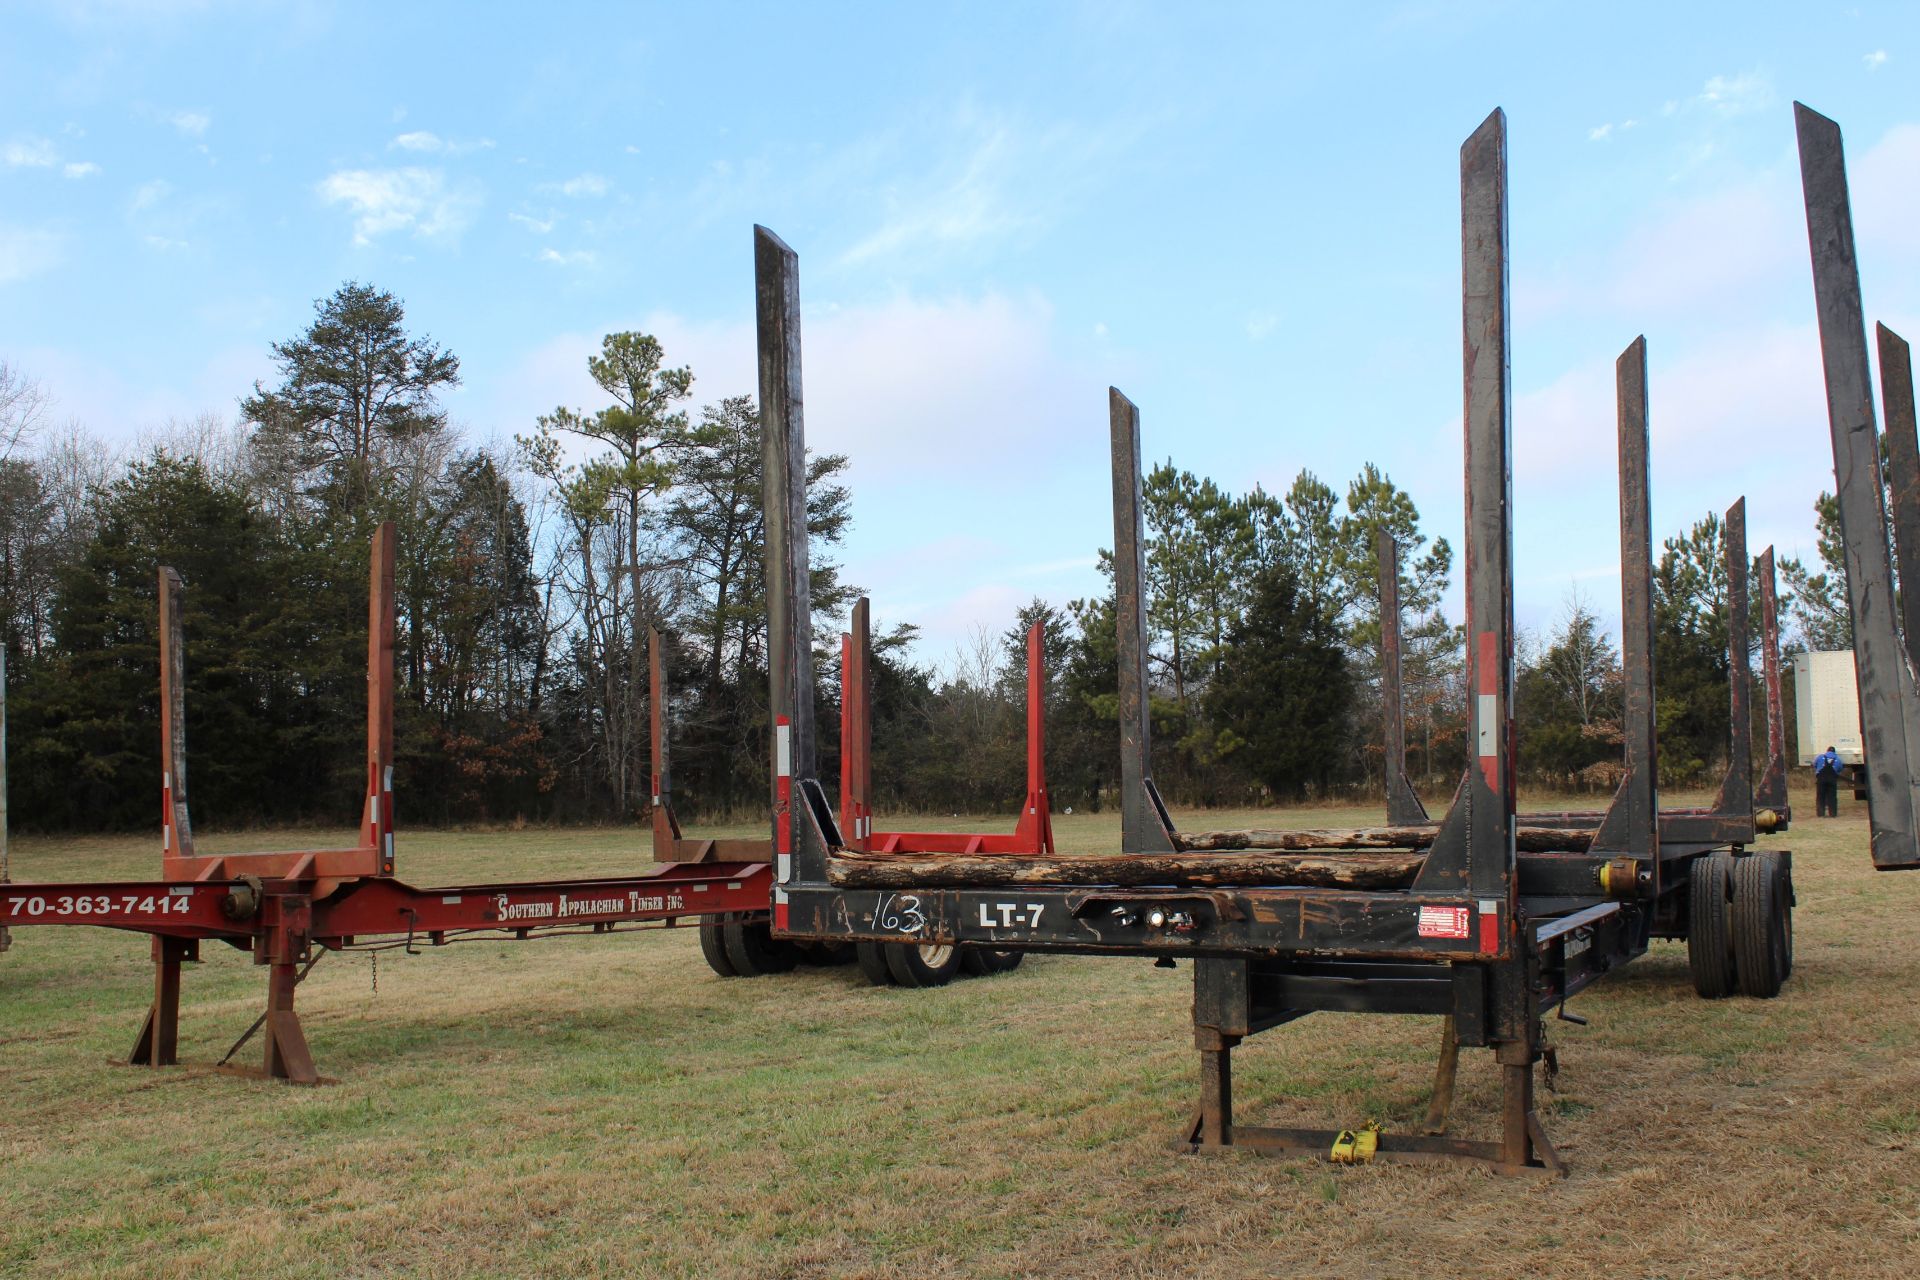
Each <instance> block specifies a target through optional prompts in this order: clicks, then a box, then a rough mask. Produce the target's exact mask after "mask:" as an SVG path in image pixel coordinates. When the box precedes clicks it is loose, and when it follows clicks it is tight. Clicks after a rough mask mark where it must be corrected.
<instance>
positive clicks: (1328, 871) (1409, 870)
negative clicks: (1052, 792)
mask: <svg viewBox="0 0 1920 1280" xmlns="http://www.w3.org/2000/svg"><path fill="white" fill-rule="evenodd" d="M1425 861H1426V854H1424V853H1405V852H1394V853H1373V852H1364V853H1343V852H1338V851H1335V852H1333V853H1317V854H1305V853H1282V852H1270V851H1265V850H1259V851H1249V852H1241V853H1199V854H1193V853H1139V854H1101V855H1094V856H1091V857H1081V858H1076V857H1026V856H1024V855H1019V854H961V853H934V854H927V853H861V852H859V851H857V850H852V849H843V850H841V851H839V852H837V853H835V854H834V855H833V856H832V857H830V858H829V859H827V881H828V883H830V884H833V885H837V886H839V887H840V888H843V889H923V888H924V889H946V888H965V887H967V886H970V885H1122V886H1126V885H1181V886H1186V885H1201V886H1216V885H1289V886H1304V887H1310V888H1326V889H1403V888H1405V887H1407V886H1408V885H1410V884H1412V883H1413V878H1414V876H1415V875H1416V874H1418V872H1419V870H1420V865H1421V864H1422V863H1423V862H1425Z"/></svg>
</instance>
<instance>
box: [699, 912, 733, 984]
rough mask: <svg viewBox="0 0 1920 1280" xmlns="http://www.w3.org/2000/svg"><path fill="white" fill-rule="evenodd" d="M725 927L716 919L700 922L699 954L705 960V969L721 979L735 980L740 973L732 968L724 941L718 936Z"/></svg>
mask: <svg viewBox="0 0 1920 1280" xmlns="http://www.w3.org/2000/svg"><path fill="white" fill-rule="evenodd" d="M725 927H726V926H725V925H724V924H723V923H722V922H721V921H720V920H717V919H715V920H702V921H701V922H700V954H701V955H703V956H705V957H706V958H707V968H709V969H711V970H713V971H714V972H715V973H717V974H719V975H720V976H721V977H723V978H737V977H739V976H740V971H739V970H738V969H735V968H734V967H733V961H731V960H729V959H727V944H726V940H725V939H724V938H723V937H721V934H720V931H721V930H722V929H723V928H725Z"/></svg>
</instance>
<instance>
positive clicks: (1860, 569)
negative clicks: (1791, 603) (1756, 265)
mask: <svg viewBox="0 0 1920 1280" xmlns="http://www.w3.org/2000/svg"><path fill="white" fill-rule="evenodd" d="M1794 122H1795V126H1796V130H1797V132H1798V135H1799V146H1800V182H1801V190H1802V194H1803V196H1804V198H1805V202H1806V212H1807V244H1808V249H1809V251H1810V254H1811V257H1812V261H1813V293H1814V307H1815V313H1816V315H1817V318H1818V320H1819V328H1820V355H1821V364H1822V370H1823V372H1824V375H1825V381H1826V391H1827V422H1828V427H1829V430H1830V434H1831V436H1832V442H1833V470H1834V479H1835V482H1836V484H1835V495H1836V497H1838V499H1839V506H1840V533H1841V540H1842V542H1843V544H1844V547H1845V552H1846V568H1847V600H1848V603H1849V605H1850V606H1851V608H1852V613H1853V662H1854V672H1855V675H1856V676H1857V678H1858V687H1859V699H1860V731H1861V736H1862V738H1863V739H1864V741H1865V745H1866V765H1865V768H1866V771H1867V781H1868V786H1867V809H1868V815H1869V822H1870V824H1871V826H1872V831H1873V835H1872V846H1873V863H1874V865H1875V866H1876V867H1879V868H1881V869H1883V870H1892V869H1896V868H1912V867H1920V830H1917V829H1916V822H1915V818H1916V814H1915V792H1916V787H1915V778H1914V772H1913V766H1914V763H1915V760H1916V757H1920V712H1917V709H1916V706H1915V693H1914V683H1913V679H1914V678H1913V673H1912V672H1911V671H1910V670H1909V668H1908V666H1907V655H1906V650H1905V649H1904V647H1903V646H1902V645H1901V643H1900V637H1899V632H1898V628H1897V627H1896V625H1895V617H1894V609H1895V601H1894V593H1893V562H1892V558H1891V555H1890V553H1889V551H1888V541H1889V539H1888V529H1887V512H1886V506H1885V499H1884V496H1883V493H1882V490H1881V487H1880V486H1881V476H1880V447H1879V432H1878V430H1877V427H1876V424H1875V422H1874V412H1873V387H1872V383H1871V380H1870V378H1869V376H1868V369H1867V337H1866V319H1865V315H1864V312H1863V310H1862V308H1861V304H1860V268H1859V262H1858V259H1857V258H1856V256H1855V251H1854V240H1853V212H1852V208H1851V205H1850V203H1849V200H1848V195H1847V169H1846V156H1845V154H1844V151H1843V148H1842V146H1841V141H1840V126H1839V125H1837V124H1835V123H1834V122H1833V121H1831V120H1829V119H1827V118H1826V117H1825V116H1823V115H1821V114H1820V113H1819V112H1817V111H1812V110H1810V109H1808V108H1807V107H1805V106H1803V105H1801V104H1800V103H1795V104H1794Z"/></svg>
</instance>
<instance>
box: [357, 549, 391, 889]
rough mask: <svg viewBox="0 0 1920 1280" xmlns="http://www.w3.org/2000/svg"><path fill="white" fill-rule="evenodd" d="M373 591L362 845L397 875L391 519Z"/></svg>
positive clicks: (383, 870)
mask: <svg viewBox="0 0 1920 1280" xmlns="http://www.w3.org/2000/svg"><path fill="white" fill-rule="evenodd" d="M372 560H373V563H372V571H371V572H372V578H373V581H372V583H371V584H370V585H369V589H368V591H367V805H366V818H365V820H364V822H363V824H362V826H361V831H360V843H361V844H363V845H366V846H368V847H369V848H372V849H374V850H375V851H376V854H377V857H378V859H379V869H380V874H381V875H383V876H390V875H392V874H393V833H394V812H393V654H394V606H393V562H394V532H393V522H392V521H391V520H389V521H386V522H385V523H383V524H381V526H380V527H379V528H378V529H377V530H375V531H374V535H373V557H372Z"/></svg>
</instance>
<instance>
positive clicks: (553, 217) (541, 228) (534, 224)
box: [507, 213, 560, 236]
mask: <svg viewBox="0 0 1920 1280" xmlns="http://www.w3.org/2000/svg"><path fill="white" fill-rule="evenodd" d="M507 221H508V222H517V223H519V224H520V225H521V226H523V227H525V228H526V229H527V230H529V231H531V232H533V234H535V235H537V236H543V235H546V234H547V232H549V231H551V230H553V228H554V225H555V224H556V223H558V222H559V221H560V215H559V214H557V213H548V214H547V216H546V217H545V218H535V217H531V216H529V215H527V214H524V213H510V214H508V215H507Z"/></svg>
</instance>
